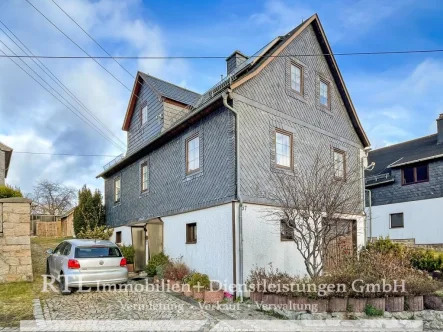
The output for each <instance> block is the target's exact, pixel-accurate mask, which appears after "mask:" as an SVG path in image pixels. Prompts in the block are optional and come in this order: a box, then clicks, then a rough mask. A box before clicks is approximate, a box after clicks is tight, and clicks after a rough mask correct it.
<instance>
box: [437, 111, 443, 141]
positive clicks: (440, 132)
mask: <svg viewBox="0 0 443 332" xmlns="http://www.w3.org/2000/svg"><path fill="white" fill-rule="evenodd" d="M437 144H443V113H442V114H440V116H439V117H438V119H437Z"/></svg>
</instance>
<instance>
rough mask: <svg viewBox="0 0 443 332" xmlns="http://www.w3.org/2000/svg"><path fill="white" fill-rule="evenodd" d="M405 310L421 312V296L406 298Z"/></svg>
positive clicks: (422, 306) (422, 305)
mask: <svg viewBox="0 0 443 332" xmlns="http://www.w3.org/2000/svg"><path fill="white" fill-rule="evenodd" d="M405 309H406V310H408V311H422V310H423V309H424V304H423V296H414V295H410V296H406V298H405Z"/></svg>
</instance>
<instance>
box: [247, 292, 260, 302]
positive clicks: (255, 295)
mask: <svg viewBox="0 0 443 332" xmlns="http://www.w3.org/2000/svg"><path fill="white" fill-rule="evenodd" d="M249 297H250V299H251V301H252V302H253V303H261V302H262V301H263V293H261V292H250V293H249Z"/></svg>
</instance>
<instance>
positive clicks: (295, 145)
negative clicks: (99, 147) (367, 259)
mask: <svg viewBox="0 0 443 332" xmlns="http://www.w3.org/2000/svg"><path fill="white" fill-rule="evenodd" d="M330 53H332V51H331V48H330V45H329V43H328V41H327V38H326V35H325V33H324V30H323V28H322V25H321V23H320V20H319V18H318V16H317V15H313V16H312V17H311V18H309V19H308V20H306V21H304V22H303V23H302V24H300V25H299V26H297V27H296V28H295V29H293V30H292V31H290V32H289V33H288V34H286V35H284V36H279V37H276V38H275V39H274V40H272V41H271V42H270V43H268V44H267V45H265V46H264V47H263V48H262V49H261V50H259V51H258V52H257V53H256V54H255V55H254V56H252V57H247V56H245V55H244V54H242V53H241V52H239V51H235V52H234V53H233V54H232V55H231V56H229V57H228V58H227V59H226V61H227V76H226V77H225V78H224V79H222V80H221V81H220V82H219V83H217V84H216V85H215V86H214V87H213V88H211V89H209V90H208V91H207V92H205V93H204V94H198V93H195V92H192V91H189V90H186V89H184V88H181V87H178V86H176V85H174V84H171V83H168V82H165V81H163V80H160V79H158V78H155V77H152V76H150V75H147V74H144V73H141V72H139V73H138V74H137V77H136V80H135V83H134V88H133V93H132V96H131V98H130V101H129V105H128V109H127V112H126V116H125V119H124V123H123V130H125V131H127V138H128V147H127V153H126V155H125V156H121V157H119V158H118V159H116V160H115V161H113V162H111V163H110V164H108V165H107V166H105V169H104V171H103V172H102V173H101V174H99V175H98V177H102V178H103V179H104V180H105V205H106V222H107V224H108V225H109V226H111V227H113V228H114V234H113V236H112V240H113V241H115V242H118V243H124V244H133V245H134V247H135V251H136V255H135V262H134V264H135V269H136V270H140V269H142V268H143V267H144V263H145V262H146V259H148V258H149V257H150V256H152V255H153V254H155V253H158V252H160V251H164V252H165V253H166V254H168V255H170V256H171V257H175V258H176V257H183V260H184V261H185V262H186V263H187V264H188V265H189V266H190V267H191V268H192V269H196V270H197V271H200V272H203V273H207V274H208V275H209V276H210V278H212V279H218V280H220V281H222V282H227V283H228V284H229V283H234V284H236V283H238V284H242V283H243V282H244V281H245V279H246V277H247V275H248V274H249V272H250V270H251V268H253V266H254V265H258V266H265V265H267V264H269V263H271V262H272V264H273V266H274V267H276V268H279V269H281V270H284V271H287V272H289V273H298V274H304V273H305V266H304V262H303V260H302V258H301V256H300V255H299V253H298V252H297V249H296V245H295V243H294V242H293V241H285V239H284V238H283V236H282V230H281V221H280V220H272V222H269V221H266V220H264V218H263V217H264V214H267V212H269V211H272V210H273V209H275V208H276V207H275V206H273V203H272V201H270V200H269V199H267V198H266V195H263V193H264V192H265V191H266V190H269V186H270V183H269V178H270V175H271V174H273V172H286V171H289V172H290V171H293V170H296V169H297V168H298V167H309V165H310V162H311V159H312V155H313V152H315V151H319V152H321V153H322V154H323V155H324V158H327V160H330V162H331V163H332V162H334V160H335V162H336V165H337V167H338V171H339V172H341V173H340V174H341V176H342V180H345V174H346V169H347V168H348V167H349V168H350V167H351V166H357V167H359V169H361V173H360V175H359V177H360V178H362V177H363V163H364V162H365V153H364V149H365V148H366V147H368V146H369V141H368V138H367V137H366V134H365V132H364V130H363V128H362V126H361V124H360V121H359V119H358V117H357V113H356V110H355V108H354V106H353V104H352V101H351V99H350V96H349V93H348V91H347V89H346V86H345V83H344V81H343V78H342V76H341V74H340V70H339V68H338V66H337V63H336V61H335V59H334V57H333V56H323V55H322V54H330ZM303 54H307V55H308V56H303ZM312 54H318V55H319V56H309V55H312ZM334 157H335V159H334ZM363 187H364V186H363V181H360V182H359V188H357V189H358V191H359V192H360V193H361V196H362V198H363V195H364V188H363ZM361 201H362V203H361V204H360V205H361V206H359V207H358V211H357V212H356V213H355V214H353V215H349V216H343V218H347V219H348V220H349V223H352V224H353V225H355V227H352V232H353V234H352V239H353V241H354V246H355V247H357V246H361V245H363V244H364V242H365V238H366V235H365V234H364V230H365V225H364V220H365V217H364V204H363V199H362V200H361ZM354 232H355V233H354ZM350 236H351V234H350Z"/></svg>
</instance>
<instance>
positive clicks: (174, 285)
mask: <svg viewBox="0 0 443 332" xmlns="http://www.w3.org/2000/svg"><path fill="white" fill-rule="evenodd" d="M169 290H171V291H173V292H177V293H180V292H181V291H182V283H181V282H180V281H178V280H169Z"/></svg>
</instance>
